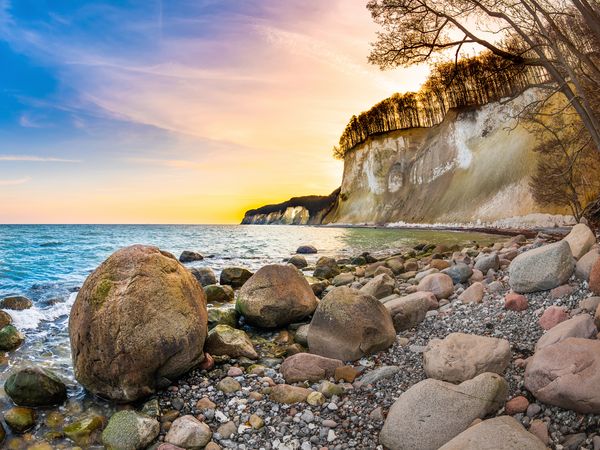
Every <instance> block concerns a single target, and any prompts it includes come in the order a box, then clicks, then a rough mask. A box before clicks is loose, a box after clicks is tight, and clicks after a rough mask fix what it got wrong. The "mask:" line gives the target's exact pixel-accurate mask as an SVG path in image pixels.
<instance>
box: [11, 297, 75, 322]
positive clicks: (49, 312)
mask: <svg viewBox="0 0 600 450" xmlns="http://www.w3.org/2000/svg"><path fill="white" fill-rule="evenodd" d="M76 297H77V293H76V292H73V293H72V294H71V295H69V298H68V299H67V301H65V302H60V303H56V304H54V305H52V306H48V307H46V308H38V307H37V306H35V305H34V306H32V307H31V308H29V309H25V310H23V311H8V313H9V314H10V315H11V317H12V318H13V324H14V325H15V327H17V329H19V330H35V329H37V328H38V327H39V325H40V323H41V322H42V321H53V320H56V319H58V318H59V317H62V316H67V315H69V313H70V312H71V307H72V306H73V303H74V302H75V298H76Z"/></svg>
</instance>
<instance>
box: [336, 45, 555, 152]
mask: <svg viewBox="0 0 600 450" xmlns="http://www.w3.org/2000/svg"><path fill="white" fill-rule="evenodd" d="M546 80H547V76H546V75H545V73H544V72H543V70H542V69H540V68H538V67H529V66H523V65H517V64H513V63H512V62H510V61H507V60H505V59H503V58H500V57H498V56H496V55H494V54H493V53H491V52H485V53H483V54H481V55H479V56H477V57H473V58H468V59H461V60H459V61H458V62H456V63H454V62H448V63H445V64H439V65H437V66H435V67H434V68H433V69H432V72H431V74H430V76H429V78H428V79H427V81H426V82H425V83H424V85H423V87H422V89H421V90H420V91H419V92H417V93H415V92H409V93H406V94H394V95H392V96H391V97H389V98H386V99H385V100H383V101H381V102H379V103H377V104H376V105H375V106H373V107H372V108H371V109H369V110H368V111H365V112H363V113H361V114H359V115H358V116H352V118H351V119H350V122H349V123H348V125H346V128H345V130H344V132H343V133H342V135H341V137H340V140H339V144H338V145H337V146H336V147H335V148H334V156H336V157H337V158H341V159H343V158H344V156H345V155H346V153H347V152H348V151H349V150H351V149H352V148H354V147H356V146H357V145H359V144H362V143H363V142H365V141H366V140H367V139H368V138H369V137H370V136H376V135H378V134H381V133H387V132H390V131H396V130H406V129H411V128H423V127H427V128H429V127H432V126H434V125H438V124H440V123H441V122H442V121H443V120H444V118H445V117H446V114H447V113H448V111H450V110H451V109H455V108H465V107H473V106H483V105H486V104H488V103H491V102H494V101H498V100H500V99H501V98H506V97H513V96H516V95H518V94H520V93H521V92H523V91H524V90H525V89H527V88H528V87H529V86H531V85H534V84H538V83H543V82H545V81H546Z"/></svg>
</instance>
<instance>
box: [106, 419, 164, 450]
mask: <svg viewBox="0 0 600 450" xmlns="http://www.w3.org/2000/svg"><path fill="white" fill-rule="evenodd" d="M159 433H160V424H159V423H158V420H156V419H154V418H153V417H149V416H147V415H145V414H141V413H138V412H136V411H119V412H117V413H115V414H113V415H112V416H111V418H110V420H109V421H108V425H106V428H105V429H104V431H103V432H102V443H103V444H104V446H105V447H106V448H108V449H118V450H142V449H145V448H146V447H148V446H149V445H150V444H151V443H152V442H153V441H154V440H155V439H156V438H157V437H158V434H159Z"/></svg>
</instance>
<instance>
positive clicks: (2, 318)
mask: <svg viewBox="0 0 600 450" xmlns="http://www.w3.org/2000/svg"><path fill="white" fill-rule="evenodd" d="M10 324H12V317H11V315H10V314H9V313H7V312H6V311H0V329H2V328H4V327H5V326H6V325H10Z"/></svg>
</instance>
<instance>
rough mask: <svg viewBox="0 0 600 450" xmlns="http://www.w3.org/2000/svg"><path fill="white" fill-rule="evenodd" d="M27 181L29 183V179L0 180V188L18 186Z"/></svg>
mask: <svg viewBox="0 0 600 450" xmlns="http://www.w3.org/2000/svg"><path fill="white" fill-rule="evenodd" d="M28 181H31V177H23V178H14V179H12V180H2V179H0V186H16V185H18V184H24V183H27V182H28Z"/></svg>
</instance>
